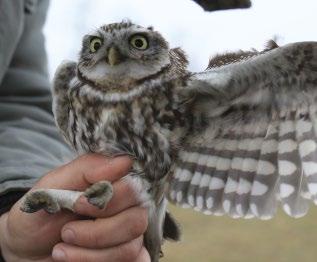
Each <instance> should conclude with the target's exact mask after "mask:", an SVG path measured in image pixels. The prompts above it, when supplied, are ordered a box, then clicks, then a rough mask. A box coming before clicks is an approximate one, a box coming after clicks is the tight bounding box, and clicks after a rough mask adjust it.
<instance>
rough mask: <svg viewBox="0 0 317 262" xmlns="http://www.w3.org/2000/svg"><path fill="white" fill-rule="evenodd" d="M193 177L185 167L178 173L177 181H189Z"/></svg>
mask: <svg viewBox="0 0 317 262" xmlns="http://www.w3.org/2000/svg"><path fill="white" fill-rule="evenodd" d="M192 177H193V174H192V173H191V172H190V171H188V170H186V169H183V170H182V171H181V173H180V175H179V179H178V180H179V181H180V182H187V181H190V180H191V179H192Z"/></svg>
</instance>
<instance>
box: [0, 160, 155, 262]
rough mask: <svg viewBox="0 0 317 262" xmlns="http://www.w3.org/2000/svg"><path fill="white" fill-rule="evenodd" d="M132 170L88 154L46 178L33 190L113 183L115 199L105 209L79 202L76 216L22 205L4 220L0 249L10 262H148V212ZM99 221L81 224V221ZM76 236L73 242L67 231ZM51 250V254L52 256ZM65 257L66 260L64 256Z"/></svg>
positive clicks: (0, 222)
mask: <svg viewBox="0 0 317 262" xmlns="http://www.w3.org/2000/svg"><path fill="white" fill-rule="evenodd" d="M130 167H131V160H130V159H129V158H127V157H117V158H114V159H109V158H105V157H104V156H100V155H95V154H90V155H85V156H82V157H79V158H78V159H76V160H74V161H72V162H70V163H68V164H67V165H65V166H62V167H59V168H57V169H55V170H53V171H51V172H50V173H48V174H47V175H46V176H44V177H43V178H42V179H41V180H40V181H39V182H38V183H37V184H36V185H35V186H34V188H32V190H33V189H38V188H55V189H68V190H79V191H83V190H85V189H86V188H87V187H89V186H90V185H91V184H94V183H96V182H98V181H102V180H108V181H111V182H113V188H114V196H113V198H112V199H111V200H110V202H109V204H108V206H107V208H106V209H105V210H99V209H97V208H95V207H93V206H91V205H90V204H89V203H88V202H87V201H86V199H85V198H84V197H81V198H80V199H79V200H78V202H77V203H76V206H75V211H76V213H78V214H77V215H76V214H73V213H71V212H69V211H65V210H63V211H62V212H59V213H57V214H54V215H50V214H47V213H46V212H45V211H43V210H41V211H39V212H36V213H33V214H26V213H24V212H22V211H20V202H21V201H18V202H17V203H16V204H15V205H14V206H13V207H12V209H11V210H10V212H8V213H6V214H4V215H3V216H1V218H0V246H1V252H2V254H3V256H4V258H5V259H6V260H7V261H78V262H80V261H97V262H98V261H140V262H141V261H142V262H143V261H150V259H149V255H148V253H147V251H146V250H145V248H144V247H143V242H142V235H143V233H144V231H145V230H146V227H147V211H146V210H145V209H144V208H141V207H139V206H138V201H137V198H136V196H135V194H134V192H133V191H132V189H131V188H130V187H129V186H128V184H127V183H126V182H125V180H119V179H120V178H121V177H123V176H125V175H126V174H127V172H128V171H129V169H130ZM80 215H84V216H86V217H87V216H89V217H94V218H96V219H85V220H84V219H83V217H82V216H80ZM71 231H72V232H73V235H74V236H73V237H72V236H71V234H69V232H71ZM52 250H53V252H52ZM62 253H64V259H62V258H61V254H62Z"/></svg>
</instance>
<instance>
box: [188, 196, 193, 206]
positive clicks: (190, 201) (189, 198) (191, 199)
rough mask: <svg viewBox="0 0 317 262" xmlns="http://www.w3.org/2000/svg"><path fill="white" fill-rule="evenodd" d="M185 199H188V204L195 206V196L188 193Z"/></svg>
mask: <svg viewBox="0 0 317 262" xmlns="http://www.w3.org/2000/svg"><path fill="white" fill-rule="evenodd" d="M187 201H188V204H189V205H190V206H192V207H193V206H195V198H194V196H193V195H189V196H188V197H187Z"/></svg>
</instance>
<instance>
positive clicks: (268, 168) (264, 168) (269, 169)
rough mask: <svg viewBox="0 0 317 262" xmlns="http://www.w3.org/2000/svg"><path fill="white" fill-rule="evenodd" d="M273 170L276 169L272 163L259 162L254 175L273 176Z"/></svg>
mask: <svg viewBox="0 0 317 262" xmlns="http://www.w3.org/2000/svg"><path fill="white" fill-rule="evenodd" d="M275 170H276V168H275V166H274V165H273V164H272V163H270V162H268V161H265V160H259V162H258V167H257V171H256V173H257V174H258V175H264V176H267V175H273V174H274V172H275Z"/></svg>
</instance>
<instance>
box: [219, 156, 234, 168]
mask: <svg viewBox="0 0 317 262" xmlns="http://www.w3.org/2000/svg"><path fill="white" fill-rule="evenodd" d="M230 166H231V159H228V158H223V157H219V158H218V161H217V164H216V169H217V170H221V171H226V170H229V169H230Z"/></svg>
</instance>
